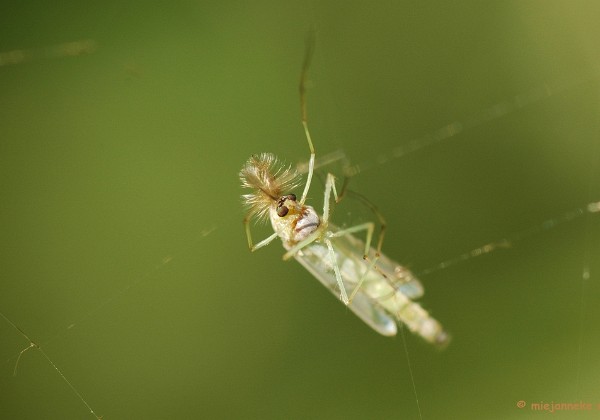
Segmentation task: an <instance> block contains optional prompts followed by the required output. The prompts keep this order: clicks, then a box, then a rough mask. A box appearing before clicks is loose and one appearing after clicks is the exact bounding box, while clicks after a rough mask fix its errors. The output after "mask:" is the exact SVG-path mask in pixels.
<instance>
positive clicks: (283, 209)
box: [277, 206, 290, 217]
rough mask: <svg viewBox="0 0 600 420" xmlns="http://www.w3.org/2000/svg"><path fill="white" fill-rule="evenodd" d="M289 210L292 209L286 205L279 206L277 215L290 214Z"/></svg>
mask: <svg viewBox="0 0 600 420" xmlns="http://www.w3.org/2000/svg"><path fill="white" fill-rule="evenodd" d="M288 211H290V209H288V208H287V207H286V206H281V207H278V208H277V216H279V217H284V216H285V215H286V214H288Z"/></svg>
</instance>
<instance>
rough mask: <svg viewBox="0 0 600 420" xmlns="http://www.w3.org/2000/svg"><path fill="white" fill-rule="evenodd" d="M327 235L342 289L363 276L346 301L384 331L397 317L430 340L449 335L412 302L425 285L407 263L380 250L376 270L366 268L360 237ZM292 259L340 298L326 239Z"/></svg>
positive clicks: (391, 331) (391, 330) (392, 329)
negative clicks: (338, 271) (350, 297)
mask: <svg viewBox="0 0 600 420" xmlns="http://www.w3.org/2000/svg"><path fill="white" fill-rule="evenodd" d="M329 228H330V230H331V231H332V232H336V231H338V230H339V229H338V228H336V227H335V226H332V225H329ZM331 240H332V242H333V249H334V253H335V259H336V262H337V265H338V267H339V268H340V274H341V275H342V280H343V282H344V286H345V288H346V291H347V292H348V293H351V292H352V291H353V290H354V289H355V287H356V285H357V284H358V282H359V281H360V279H361V278H363V276H364V280H363V283H362V286H361V288H360V290H359V291H358V293H357V294H356V296H355V297H354V299H353V301H352V303H351V304H350V305H349V308H350V309H351V310H352V311H353V312H354V313H355V314H356V315H357V316H358V317H359V318H360V319H362V320H363V321H364V322H365V323H367V324H368V325H369V326H370V327H371V328H373V329H374V330H375V331H377V332H378V333H380V334H382V335H386V336H392V335H395V334H396V332H397V324H396V322H397V321H399V322H402V323H404V324H405V325H407V326H408V328H409V329H410V330H411V331H413V332H415V333H417V334H419V335H420V336H421V337H423V338H424V339H425V340H427V341H428V342H430V343H432V344H436V345H440V346H443V345H446V344H447V343H448V341H449V339H450V337H449V335H448V334H447V333H446V332H445V331H444V330H443V328H442V326H441V325H440V323H439V322H438V321H436V320H435V319H433V318H432V317H431V316H430V315H429V314H428V312H427V311H425V310H424V309H423V308H422V307H421V306H420V305H419V304H418V303H415V302H413V301H412V299H415V298H418V297H421V296H422V295H423V286H422V285H421V282H420V281H419V280H418V279H417V278H416V277H415V276H414V275H413V274H412V272H411V271H410V270H409V269H408V268H406V267H404V266H402V265H400V264H398V263H397V262H395V261H393V260H391V259H390V258H388V257H387V256H385V255H383V254H382V255H380V257H379V259H378V260H377V270H374V269H372V270H370V271H369V270H368V263H367V262H366V261H365V260H364V259H363V252H364V242H363V241H361V240H360V239H358V238H356V237H355V236H352V235H344V236H340V237H336V238H331ZM295 258H296V260H298V262H300V264H302V265H303V266H304V267H305V268H306V269H307V270H308V271H310V272H311V273H312V274H313V275H314V276H315V277H316V278H317V279H318V280H319V281H320V282H321V283H322V284H323V285H324V286H325V287H327V288H328V289H329V290H331V292H332V293H334V294H335V295H336V296H338V297H339V290H338V287H337V282H336V278H335V274H334V272H333V265H332V261H331V257H330V255H329V250H328V248H327V247H326V246H325V245H324V244H321V243H318V242H313V243H312V244H310V245H308V246H306V247H305V248H303V249H302V250H301V251H300V252H298V253H297V254H296V256H295ZM369 258H370V259H373V258H375V250H374V249H370V250H369ZM365 273H366V275H365ZM382 274H384V275H385V276H384V275H382Z"/></svg>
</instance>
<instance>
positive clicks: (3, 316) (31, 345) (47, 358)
mask: <svg viewBox="0 0 600 420" xmlns="http://www.w3.org/2000/svg"><path fill="white" fill-rule="evenodd" d="M0 316H2V318H4V320H5V321H6V322H8V323H9V324H10V325H11V326H12V327H13V328H14V329H15V330H17V331H18V332H19V334H21V335H22V336H23V338H25V339H26V340H27V341H29V346H27V347H26V348H24V349H23V350H21V353H19V357H18V359H17V363H16V364H15V369H14V371H13V375H16V374H17V367H18V364H19V361H20V360H21V356H22V355H23V353H25V352H26V351H27V350H29V349H31V348H35V349H37V350H38V351H39V352H40V353H41V354H42V356H44V358H45V359H46V360H47V361H48V363H50V365H51V366H52V367H53V368H54V370H56V371H57V372H58V374H59V375H60V377H61V378H62V379H63V381H64V382H65V383H66V384H67V385H68V386H69V388H71V391H73V393H74V394H75V395H77V398H79V400H80V401H81V402H82V403H83V404H84V405H85V406H86V407H87V409H88V410H89V411H90V413H92V415H93V416H94V417H96V419H98V420H100V419H101V418H102V417H101V416H98V415H97V414H96V412H95V411H94V409H93V408H92V407H91V406H90V405H89V404H88V402H87V401H86V400H85V398H83V396H82V395H81V394H80V393H79V391H77V389H76V388H75V387H74V386H73V384H72V383H71V381H69V380H68V379H67V377H66V376H65V375H64V373H62V371H61V370H60V369H59V368H58V366H56V364H55V363H54V362H53V361H52V360H51V359H50V357H48V355H47V354H46V352H45V351H44V350H43V349H42V348H41V347H40V346H38V345H37V344H36V343H34V342H33V341H32V340H31V338H29V336H28V335H27V334H25V332H24V331H23V330H22V329H21V328H19V327H17V325H16V324H15V323H14V322H12V321H11V320H10V319H8V318H7V317H6V315H4V314H3V313H2V312H0Z"/></svg>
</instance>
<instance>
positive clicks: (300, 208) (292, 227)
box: [269, 197, 321, 249]
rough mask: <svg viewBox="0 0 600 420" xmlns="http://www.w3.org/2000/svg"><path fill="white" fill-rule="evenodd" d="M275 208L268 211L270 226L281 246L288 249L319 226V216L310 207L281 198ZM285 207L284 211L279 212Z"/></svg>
mask: <svg viewBox="0 0 600 420" xmlns="http://www.w3.org/2000/svg"><path fill="white" fill-rule="evenodd" d="M277 204H278V205H277V206H273V207H271V209H270V213H269V216H270V218H271V225H272V226H273V230H274V231H275V232H276V233H277V236H279V237H280V238H281V240H282V241H283V246H284V247H285V248H286V249H290V248H291V247H293V246H294V245H296V244H297V243H298V242H300V241H302V240H304V239H306V238H307V237H308V236H309V235H310V234H312V233H314V232H315V231H316V230H317V229H318V228H319V226H320V225H321V218H320V217H319V214H318V213H317V212H316V211H315V209H314V208H312V207H311V206H304V205H300V203H298V202H297V201H295V197H294V200H292V199H291V198H290V199H288V198H287V197H282V198H281V199H280V200H279V201H278V203H277ZM282 207H285V208H286V209H287V210H286V211H281V210H282Z"/></svg>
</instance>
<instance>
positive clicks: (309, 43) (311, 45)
mask: <svg viewBox="0 0 600 420" xmlns="http://www.w3.org/2000/svg"><path fill="white" fill-rule="evenodd" d="M314 49H315V34H314V31H311V32H310V33H309V35H308V38H307V40H306V53H305V54H304V62H303V63H302V72H301V73H300V109H301V113H302V114H301V115H302V117H301V118H302V126H303V127H304V134H305V135H306V141H308V148H309V149H310V160H309V162H308V175H307V176H306V185H305V186H304V191H303V192H302V198H300V204H304V202H305V201H306V196H307V195H308V190H309V189H310V183H311V181H312V176H313V170H314V167H315V147H314V146H313V142H312V139H311V137H310V131H309V130H308V117H307V115H306V76H307V75H308V68H309V67H310V61H311V59H312V55H313V51H314Z"/></svg>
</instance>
